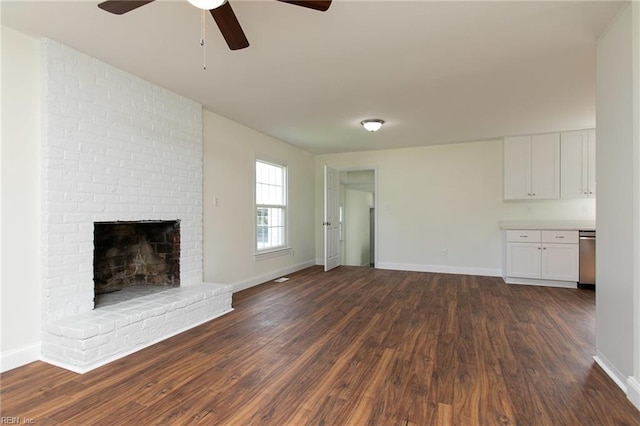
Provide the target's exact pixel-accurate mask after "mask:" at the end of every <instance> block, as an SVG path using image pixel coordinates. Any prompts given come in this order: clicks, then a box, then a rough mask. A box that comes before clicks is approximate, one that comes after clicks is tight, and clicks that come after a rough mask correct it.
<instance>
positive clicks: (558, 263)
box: [541, 244, 579, 282]
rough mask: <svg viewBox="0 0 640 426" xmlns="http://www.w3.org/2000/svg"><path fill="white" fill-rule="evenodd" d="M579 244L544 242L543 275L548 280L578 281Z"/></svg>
mask: <svg viewBox="0 0 640 426" xmlns="http://www.w3.org/2000/svg"><path fill="white" fill-rule="evenodd" d="M578 258H579V253H578V244H544V245H543V246H542V272H541V277H542V278H544V279H548V280H558V281H576V282H577V281H578Z"/></svg>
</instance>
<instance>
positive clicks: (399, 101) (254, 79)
mask: <svg viewBox="0 0 640 426" xmlns="http://www.w3.org/2000/svg"><path fill="white" fill-rule="evenodd" d="M230 1H231V5H232V6H233V8H234V10H235V13H236V16H237V17H238V20H239V21H240V23H241V25H242V27H243V28H244V31H245V33H246V35H247V38H248V39H249V42H250V43H251V46H250V47H249V48H247V49H244V50H239V51H230V50H229V49H228V48H227V46H226V44H225V42H224V40H223V38H222V36H221V35H220V33H219V31H218V29H217V27H216V26H215V22H214V21H213V19H212V18H211V16H210V15H209V14H207V16H206V63H207V69H206V70H203V69H202V64H203V52H202V48H201V47H200V44H199V40H200V31H201V30H200V22H201V15H200V11H199V10H198V9H196V8H194V7H193V6H191V5H190V4H189V3H187V1H186V0H182V1H166V0H157V1H155V2H154V3H151V4H148V5H146V6H143V7H141V8H139V9H136V10H134V11H132V12H130V13H128V14H125V15H122V16H117V15H112V14H109V13H106V12H104V11H102V10H101V9H99V8H98V7H97V6H96V4H97V3H98V1H95V2H88V1H65V2H59V1H51V0H49V1H19V2H11V1H4V0H3V1H2V3H1V6H2V10H1V14H2V15H1V18H2V24H3V25H7V26H9V27H12V28H14V29H16V30H18V31H21V32H24V33H27V34H32V35H35V36H42V37H49V38H51V39H54V40H57V41H59V42H61V43H64V44H66V45H68V46H71V47H73V48H75V49H78V50H80V51H82V52H85V53H87V54H89V55H91V56H93V57H96V58H98V59H101V60H103V61H105V62H107V63H109V64H112V65H114V66H116V67H118V68H121V69H124V70H126V71H128V72H130V73H132V74H135V75H137V76H139V77H141V78H143V79H145V80H148V81H151V82H153V83H156V84H158V85H160V86H163V87H165V88H167V89H170V90H172V91H174V92H176V93H179V94H182V95H184V96H186V97H188V98H191V99H193V100H195V101H197V102H199V103H202V105H203V106H204V107H205V108H206V109H208V110H210V111H212V112H215V113H217V114H220V115H222V116H225V117H228V118H230V119H233V120H235V121H237V122H240V123H242V124H244V125H246V126H248V127H251V128H253V129H256V130H258V131H260V132H262V133H265V134H268V135H271V136H273V137H275V138H278V139H280V140H283V141H285V142H288V143H290V144H293V145H297V146H300V147H302V148H304V149H307V150H309V151H311V152H313V153H332V152H347V151H360V150H369V149H385V148H397V147H409V146H419V145H431V144H442V143H450V142H463V141H472V140H483V139H489V138H495V137H501V136H504V135H515V134H523V133H537V132H546V131H555V130H569V129H578V128H588V127H593V126H595V47H596V42H597V40H598V38H599V37H600V36H601V35H602V33H603V32H604V31H605V30H606V28H607V27H608V25H609V23H610V22H611V21H612V20H613V18H614V17H615V15H616V14H617V12H618V11H619V10H620V8H621V7H622V5H623V4H624V3H623V2H614V1H604V2H596V1H582V2H555V1H533V2H523V1H505V2H498V1H488V2H485V1H468V2H459V1H440V2H436V1H399V0H396V1H372V0H334V1H333V4H332V5H331V7H330V8H329V10H328V11H327V12H324V13H323V12H317V11H313V10H309V9H305V8H301V7H297V6H293V5H290V4H285V3H280V2H277V1H274V0H261V1H248V0H230ZM365 118H382V119H384V120H386V122H387V123H386V125H385V126H384V127H383V128H382V130H381V131H379V132H377V133H368V132H365V131H364V130H363V129H362V128H361V127H360V125H359V122H360V121H361V120H362V119H365Z"/></svg>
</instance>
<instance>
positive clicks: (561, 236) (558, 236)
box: [556, 235, 564, 238]
mask: <svg viewBox="0 0 640 426" xmlns="http://www.w3.org/2000/svg"><path fill="white" fill-rule="evenodd" d="M556 238H564V235H556Z"/></svg>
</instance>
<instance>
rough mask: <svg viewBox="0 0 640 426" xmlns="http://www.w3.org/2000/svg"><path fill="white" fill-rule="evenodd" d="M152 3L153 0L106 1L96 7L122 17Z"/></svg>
mask: <svg viewBox="0 0 640 426" xmlns="http://www.w3.org/2000/svg"><path fill="white" fill-rule="evenodd" d="M152 1H153V0H108V1H103V2H102V3H100V4H98V7H99V8H100V9H102V10H106V11H107V12H110V13H114V14H116V15H122V14H124V13H127V12H131V11H132V10H133V9H137V8H139V7H140V6H144V5H145V4H147V3H151V2H152Z"/></svg>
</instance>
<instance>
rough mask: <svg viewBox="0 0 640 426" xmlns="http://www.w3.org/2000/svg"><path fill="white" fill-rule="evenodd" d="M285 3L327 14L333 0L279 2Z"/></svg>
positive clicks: (283, 0)
mask: <svg viewBox="0 0 640 426" xmlns="http://www.w3.org/2000/svg"><path fill="white" fill-rule="evenodd" d="M278 1H281V2H283V3H289V4H295V5H296V6H302V7H306V8H308V9H313V10H319V11H321V12H325V11H326V10H327V9H329V6H331V0H278Z"/></svg>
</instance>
